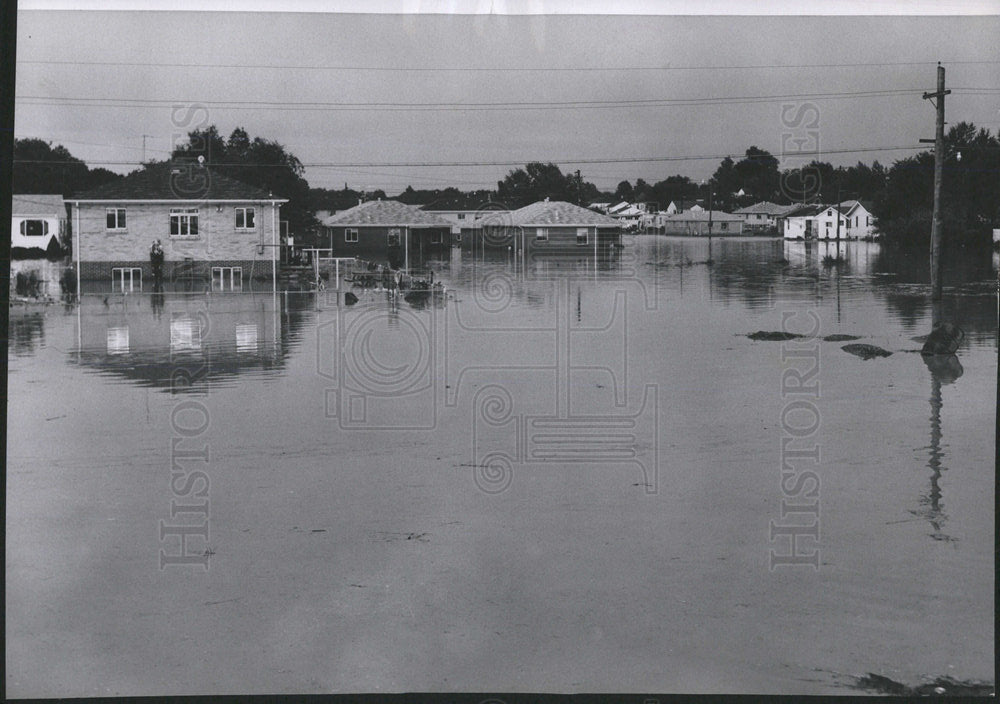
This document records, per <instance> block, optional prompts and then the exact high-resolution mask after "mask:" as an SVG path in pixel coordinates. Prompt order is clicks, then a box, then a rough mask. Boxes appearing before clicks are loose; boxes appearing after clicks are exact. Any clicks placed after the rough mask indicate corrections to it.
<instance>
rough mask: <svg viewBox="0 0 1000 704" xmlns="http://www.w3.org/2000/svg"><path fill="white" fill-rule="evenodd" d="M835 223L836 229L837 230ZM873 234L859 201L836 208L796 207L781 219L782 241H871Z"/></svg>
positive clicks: (869, 218)
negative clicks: (867, 239) (865, 238)
mask: <svg viewBox="0 0 1000 704" xmlns="http://www.w3.org/2000/svg"><path fill="white" fill-rule="evenodd" d="M838 223H839V228H838ZM874 231H875V223H874V218H873V216H872V214H871V211H870V210H869V209H868V208H866V207H865V206H864V205H863V204H862V203H861V202H860V201H856V200H848V201H844V202H843V203H841V204H839V205H822V204H819V205H810V206H800V207H799V208H798V209H797V210H795V211H792V212H790V213H788V214H786V215H785V216H784V217H783V218H782V237H784V238H785V239H786V240H800V239H801V240H814V239H815V240H833V239H837V238H838V237H839V238H840V239H842V240H846V239H851V240H853V239H858V238H860V237H871V236H872V234H873V233H874Z"/></svg>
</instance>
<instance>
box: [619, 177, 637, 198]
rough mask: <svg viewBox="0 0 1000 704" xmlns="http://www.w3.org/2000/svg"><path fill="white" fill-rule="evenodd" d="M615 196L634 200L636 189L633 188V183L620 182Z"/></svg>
mask: <svg viewBox="0 0 1000 704" xmlns="http://www.w3.org/2000/svg"><path fill="white" fill-rule="evenodd" d="M615 198H616V199H617V200H625V201H629V202H632V200H634V199H635V189H633V188H632V184H631V183H629V182H628V181H622V182H621V183H619V184H618V188H616V189H615Z"/></svg>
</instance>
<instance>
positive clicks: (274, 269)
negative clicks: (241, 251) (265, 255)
mask: <svg viewBox="0 0 1000 704" xmlns="http://www.w3.org/2000/svg"><path fill="white" fill-rule="evenodd" d="M277 214H278V206H277V204H276V203H275V201H273V200H272V201H271V287H272V288H273V289H274V292H275V293H277V292H278V260H277V259H275V256H276V255H277V253H278V239H277V237H278V233H277V231H276V230H275V226H274V219H275V217H276V216H277Z"/></svg>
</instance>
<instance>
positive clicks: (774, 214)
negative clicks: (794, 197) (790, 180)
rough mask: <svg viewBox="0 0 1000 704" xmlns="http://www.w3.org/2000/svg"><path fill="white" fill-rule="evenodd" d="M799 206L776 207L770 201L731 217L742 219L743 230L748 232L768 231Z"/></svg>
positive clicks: (755, 204) (755, 205) (775, 204)
mask: <svg viewBox="0 0 1000 704" xmlns="http://www.w3.org/2000/svg"><path fill="white" fill-rule="evenodd" d="M799 207H801V206H799V205H794V204H793V205H778V204H777V203H771V202H770V201H766V200H765V201H761V202H760V203H754V204H753V205H748V206H746V207H745V208H740V209H739V210H735V211H733V215H740V216H742V217H743V222H744V228H745V229H747V230H750V231H759V230H770V229H772V228H776V227H777V226H778V219H779V218H781V217H782V216H784V215H785V214H787V213H789V212H791V211H793V210H796V209H797V208H799Z"/></svg>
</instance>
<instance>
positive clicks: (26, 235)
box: [10, 194, 66, 251]
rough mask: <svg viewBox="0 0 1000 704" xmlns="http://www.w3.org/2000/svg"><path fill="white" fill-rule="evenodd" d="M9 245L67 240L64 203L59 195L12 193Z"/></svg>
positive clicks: (39, 246) (45, 248)
mask: <svg viewBox="0 0 1000 704" xmlns="http://www.w3.org/2000/svg"><path fill="white" fill-rule="evenodd" d="M10 214H11V221H10V246H11V248H12V249H13V248H15V247H18V248H23V249H39V250H43V251H48V250H49V249H50V248H53V247H56V246H59V245H64V244H66V242H65V238H66V204H65V203H64V202H63V197H62V196H61V195H16V194H15V195H14V196H13V197H12V198H11V211H10Z"/></svg>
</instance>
